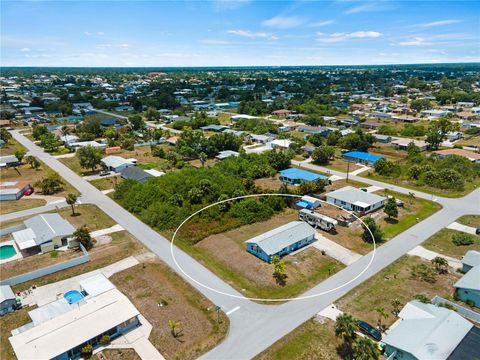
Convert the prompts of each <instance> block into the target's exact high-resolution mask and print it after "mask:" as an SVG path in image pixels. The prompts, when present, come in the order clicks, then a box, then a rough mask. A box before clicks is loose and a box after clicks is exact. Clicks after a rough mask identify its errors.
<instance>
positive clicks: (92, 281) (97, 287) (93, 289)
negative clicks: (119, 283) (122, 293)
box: [79, 273, 115, 296]
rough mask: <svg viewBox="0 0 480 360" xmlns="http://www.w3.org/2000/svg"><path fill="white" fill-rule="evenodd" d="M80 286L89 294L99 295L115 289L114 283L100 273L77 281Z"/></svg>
mask: <svg viewBox="0 0 480 360" xmlns="http://www.w3.org/2000/svg"><path fill="white" fill-rule="evenodd" d="M79 284H80V287H81V288H82V290H84V291H85V292H86V293H87V294H88V295H89V296H96V295H100V294H102V293H104V292H106V291H109V290H111V289H115V285H113V284H112V282H111V281H110V280H108V279H107V278H106V277H105V275H103V274H102V273H100V274H96V275H93V276H90V277H88V278H86V279H83V280H80V281H79Z"/></svg>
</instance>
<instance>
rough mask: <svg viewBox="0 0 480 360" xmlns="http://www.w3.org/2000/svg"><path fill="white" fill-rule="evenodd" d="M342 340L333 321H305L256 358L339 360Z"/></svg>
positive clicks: (272, 359) (273, 359) (271, 359)
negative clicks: (336, 332)
mask: <svg viewBox="0 0 480 360" xmlns="http://www.w3.org/2000/svg"><path fill="white" fill-rule="evenodd" d="M341 344H342V341H341V340H340V339H338V338H337V337H336V336H335V328H334V323H333V321H330V320H329V321H328V322H327V323H325V324H323V325H321V324H318V323H316V322H315V321H313V320H308V321H307V322H305V323H303V324H302V325H300V326H299V327H297V328H296V329H295V330H293V331H292V332H291V333H290V334H288V335H286V336H284V337H283V338H281V339H280V340H278V341H277V342H275V343H274V344H273V345H272V346H270V347H269V348H268V349H267V350H265V351H263V352H262V353H260V354H259V355H257V356H256V357H255V358H254V359H255V360H300V359H322V360H339V359H341V357H340V355H338V353H337V347H338V346H340V345H341Z"/></svg>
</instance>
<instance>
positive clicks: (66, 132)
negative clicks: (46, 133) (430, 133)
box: [60, 125, 71, 142]
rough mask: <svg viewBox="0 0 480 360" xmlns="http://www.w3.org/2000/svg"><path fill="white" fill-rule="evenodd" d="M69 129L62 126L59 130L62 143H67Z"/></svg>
mask: <svg viewBox="0 0 480 360" xmlns="http://www.w3.org/2000/svg"><path fill="white" fill-rule="evenodd" d="M70 131H71V129H70V127H68V126H67V125H63V126H62V127H61V128H60V133H61V134H62V136H63V141H65V142H66V141H67V135H68V134H70Z"/></svg>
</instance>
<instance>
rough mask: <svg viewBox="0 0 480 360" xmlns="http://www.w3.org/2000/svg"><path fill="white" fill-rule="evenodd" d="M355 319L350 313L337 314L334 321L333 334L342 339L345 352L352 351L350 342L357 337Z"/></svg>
mask: <svg viewBox="0 0 480 360" xmlns="http://www.w3.org/2000/svg"><path fill="white" fill-rule="evenodd" d="M356 331H357V320H356V319H355V318H354V317H353V316H352V315H350V314H346V313H344V314H342V315H339V316H338V317H337V319H336V321H335V335H336V336H337V337H341V338H342V339H343V346H344V350H345V352H347V353H348V354H350V353H351V351H352V342H353V340H355V338H356V337H357V334H356Z"/></svg>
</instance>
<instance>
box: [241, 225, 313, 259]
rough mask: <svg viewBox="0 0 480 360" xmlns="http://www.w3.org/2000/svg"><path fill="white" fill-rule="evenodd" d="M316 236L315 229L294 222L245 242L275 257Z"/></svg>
mask: <svg viewBox="0 0 480 360" xmlns="http://www.w3.org/2000/svg"><path fill="white" fill-rule="evenodd" d="M314 234H315V229H314V228H312V227H311V226H310V225H308V224H307V223H306V222H303V221H292V222H289V223H288V224H285V225H282V226H280V227H278V228H276V229H273V230H270V231H267V232H266V233H263V234H261V235H258V236H255V237H254V238H251V239H250V240H247V241H245V242H246V243H253V244H257V245H258V246H259V247H260V248H261V249H262V250H263V251H264V252H265V253H266V254H268V255H274V254H276V253H278V252H279V251H281V250H282V249H284V248H286V247H287V246H290V245H293V244H295V243H296V242H298V241H300V240H303V239H305V238H307V237H309V236H311V235H314Z"/></svg>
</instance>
